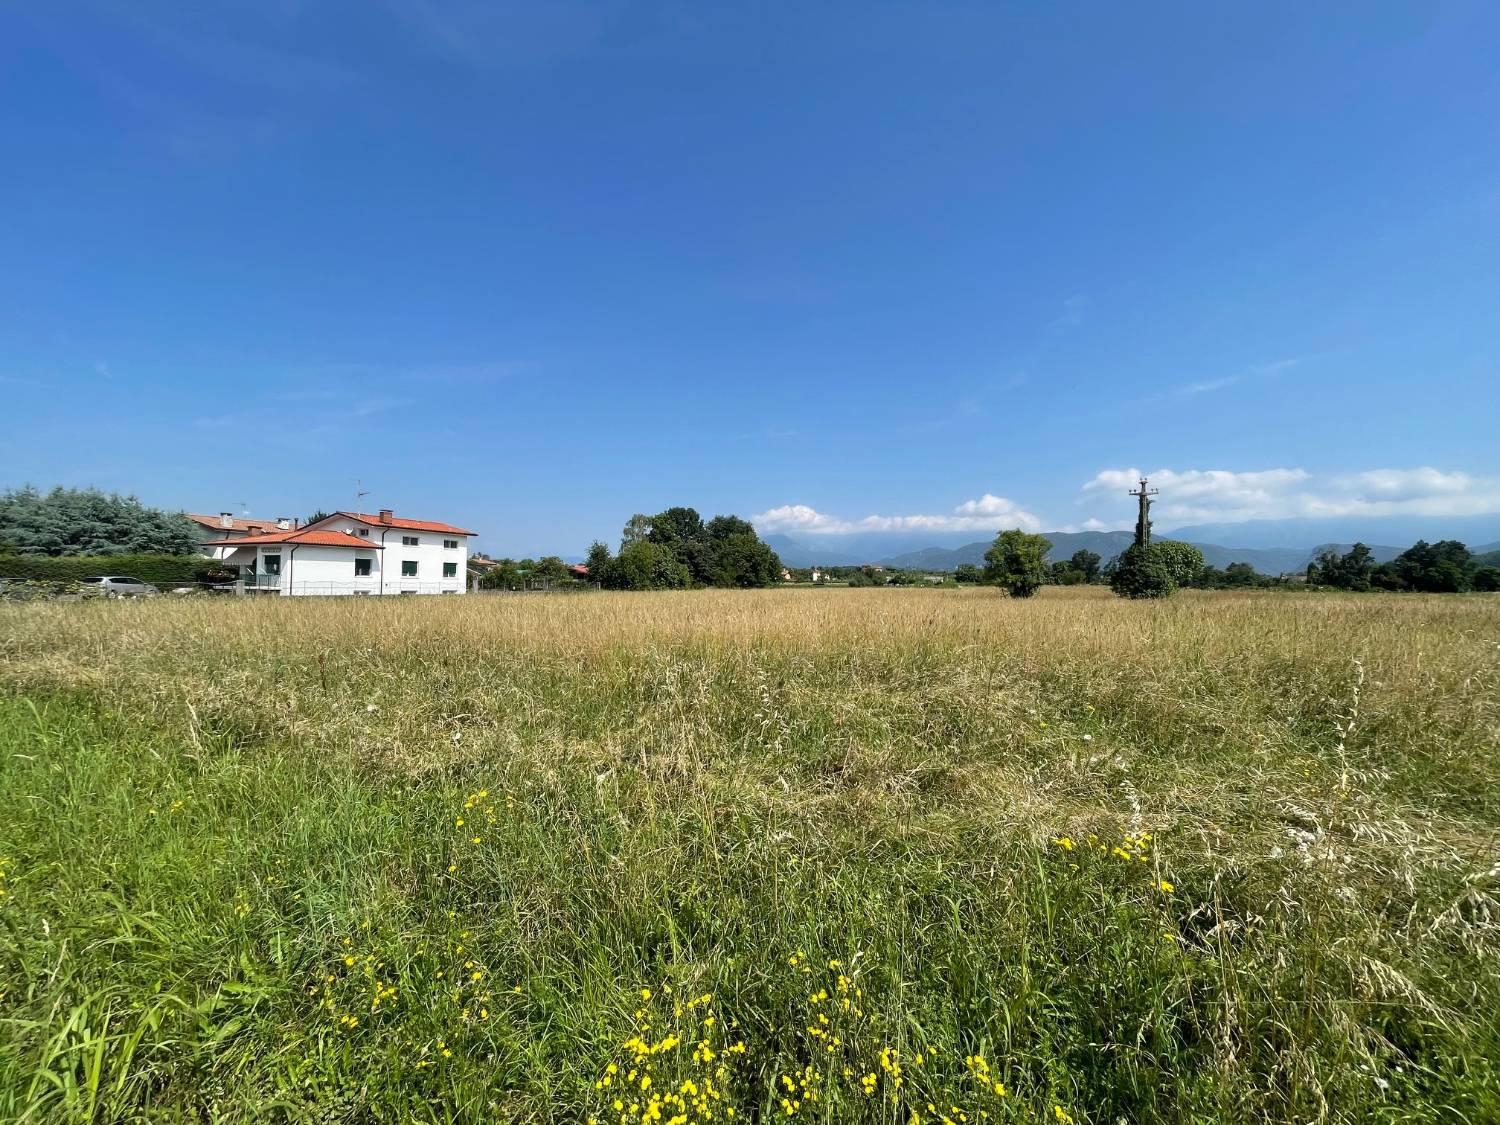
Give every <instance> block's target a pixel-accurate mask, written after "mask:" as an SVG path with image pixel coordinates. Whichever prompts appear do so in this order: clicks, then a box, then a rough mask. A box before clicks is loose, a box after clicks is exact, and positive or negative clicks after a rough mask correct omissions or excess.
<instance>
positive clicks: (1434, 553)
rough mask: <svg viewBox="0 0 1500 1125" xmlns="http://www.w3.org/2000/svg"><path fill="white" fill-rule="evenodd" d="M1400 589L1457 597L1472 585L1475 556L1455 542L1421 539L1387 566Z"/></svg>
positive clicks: (1453, 540)
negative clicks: (1457, 594) (1433, 541)
mask: <svg viewBox="0 0 1500 1125" xmlns="http://www.w3.org/2000/svg"><path fill="white" fill-rule="evenodd" d="M1388 565H1389V566H1390V572H1391V574H1392V575H1393V576H1394V578H1395V580H1396V582H1397V583H1398V584H1399V586H1398V588H1400V589H1405V590H1416V591H1419V592H1421V593H1426V594H1455V593H1458V592H1459V591H1462V590H1467V589H1468V588H1469V584H1470V582H1471V581H1472V571H1473V556H1472V555H1471V554H1470V553H1469V548H1468V547H1466V546H1464V545H1463V544H1462V543H1460V542H1459V541H1458V540H1456V539H1444V540H1441V541H1440V542H1437V543H1428V542H1427V541H1426V540H1424V539H1418V540H1417V541H1416V542H1415V543H1413V544H1412V545H1411V546H1410V547H1408V548H1407V549H1406V550H1405V551H1402V552H1401V554H1399V555H1397V556H1396V558H1395V559H1394V560H1393V561H1392V562H1391V563H1389V564H1388Z"/></svg>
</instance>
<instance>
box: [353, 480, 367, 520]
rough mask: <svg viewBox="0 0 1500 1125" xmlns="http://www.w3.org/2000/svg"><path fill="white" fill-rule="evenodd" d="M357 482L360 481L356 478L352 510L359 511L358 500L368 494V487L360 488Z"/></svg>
mask: <svg viewBox="0 0 1500 1125" xmlns="http://www.w3.org/2000/svg"><path fill="white" fill-rule="evenodd" d="M359 484H360V482H359V480H358V478H356V479H355V481H354V510H355V511H356V512H357V511H359V502H360V501H361V500H363V499H364V498H365V497H366V496H368V495H370V490H369V489H368V488H360V487H359Z"/></svg>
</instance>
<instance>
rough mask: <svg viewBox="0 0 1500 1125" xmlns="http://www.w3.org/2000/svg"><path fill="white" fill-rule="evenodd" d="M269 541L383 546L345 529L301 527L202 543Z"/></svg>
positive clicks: (246, 544)
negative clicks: (315, 529)
mask: <svg viewBox="0 0 1500 1125" xmlns="http://www.w3.org/2000/svg"><path fill="white" fill-rule="evenodd" d="M271 543H287V544H291V545H293V546H295V545H297V544H299V543H306V544H311V545H314V546H318V547H362V548H364V549H365V550H367V551H383V550H384V549H385V548H384V547H382V546H381V545H380V544H379V543H371V542H370V541H369V540H368V539H361V538H360V537H359V536H358V535H350V534H349V533H348V532H347V531H323V530H319V531H309V530H308V529H307V528H302V529H301V530H297V531H275V532H272V533H271V534H269V535H244V536H241V537H240V538H238V539H215V540H213V541H212V542H208V543H204V544H203V546H205V547H254V546H256V545H257V544H260V545H265V544H271Z"/></svg>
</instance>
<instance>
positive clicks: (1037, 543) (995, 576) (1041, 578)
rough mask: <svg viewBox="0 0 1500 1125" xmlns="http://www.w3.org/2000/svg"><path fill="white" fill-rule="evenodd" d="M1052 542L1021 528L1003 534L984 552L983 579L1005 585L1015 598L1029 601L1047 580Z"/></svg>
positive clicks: (990, 582) (995, 584)
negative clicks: (1048, 554) (1048, 557)
mask: <svg viewBox="0 0 1500 1125" xmlns="http://www.w3.org/2000/svg"><path fill="white" fill-rule="evenodd" d="M1051 549H1052V543H1051V541H1050V540H1048V539H1047V538H1046V536H1043V535H1032V534H1031V533H1029V532H1026V531H1022V530H1021V529H1020V528H1018V527H1017V528H1012V529H1011V530H1009V531H1002V532H1001V533H1000V534H999V535H997V536H995V541H994V543H992V544H991V545H990V549H989V550H988V551H986V552H985V553H984V580H985V581H986V582H988V583H989V584H990V585H992V586H1004V587H1005V588H1006V589H1007V590H1008V591H1010V596H1011V597H1013V598H1029V597H1031V595H1032V594H1034V593H1036V592H1037V590H1038V589H1040V588H1041V585H1042V583H1043V582H1045V581H1046V580H1047V552H1048V551H1050V550H1051Z"/></svg>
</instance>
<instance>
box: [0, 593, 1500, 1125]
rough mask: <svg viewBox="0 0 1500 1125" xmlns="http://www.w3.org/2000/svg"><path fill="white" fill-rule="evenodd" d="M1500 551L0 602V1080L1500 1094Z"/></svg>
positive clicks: (1189, 1100)
mask: <svg viewBox="0 0 1500 1125" xmlns="http://www.w3.org/2000/svg"><path fill="white" fill-rule="evenodd" d="M1497 751H1500V598H1495V597H1489V596H1479V595H1475V596H1447V597H1424V596H1415V595H1410V596H1408V595H1340V594H1284V593H1274V592H1271V593H1267V592H1251V593H1243V594H1234V593H1222V592H1221V593H1193V592H1189V593H1185V594H1181V595H1179V596H1178V597H1176V598H1175V599H1173V600H1171V601H1170V602H1165V603H1132V602H1125V601H1120V600H1117V599H1115V598H1113V597H1111V596H1110V595H1109V594H1108V593H1107V592H1104V591H1101V590H1098V589H1090V588H1048V589H1046V590H1044V591H1043V592H1042V594H1041V595H1040V596H1038V597H1037V598H1034V599H1030V600H1026V601H1020V600H1016V601H1012V600H1009V599H1006V598H1004V597H1002V596H1000V595H999V594H997V593H996V592H995V591H993V590H884V589H881V590H842V589H840V590H771V591H746V592H711V591H703V592H691V593H677V594H667V593H660V594H590V595H578V596H515V597H506V596H498V597H465V598H413V599H389V600H387V599H330V600H314V599H305V600H303V599H292V600H281V599H266V600H255V599H248V600H247V599H206V600H190V601H182V602H173V601H171V600H169V599H158V600H154V601H150V602H139V603H136V602H108V603H105V602H89V603H75V604H60V603H52V604H26V605H0V1120H5V1121H17V1122H51V1121H75V1120H78V1121H111V1122H112V1121H205V1120H218V1121H288V1122H292V1121H297V1122H300V1121H324V1122H332V1121H559V1122H584V1121H591V1120H592V1121H597V1122H600V1123H604V1122H608V1123H611V1125H614V1123H617V1122H628V1123H638V1122H641V1121H662V1122H666V1121H674V1122H677V1123H679V1125H683V1123H686V1122H701V1121H714V1122H730V1121H746V1122H749V1121H766V1122H769V1121H818V1122H891V1123H896V1125H916V1123H929V1125H938V1123H944V1122H955V1123H961V1125H967V1123H973V1122H981V1121H992V1122H1013V1121H1015V1122H1019V1121H1033V1122H1043V1121H1045V1122H1050V1123H1052V1125H1085V1123H1087V1125H1103V1123H1110V1125H1113V1123H1115V1122H1120V1121H1125V1122H1137V1121H1141V1122H1146V1121H1167V1122H1190V1121H1191V1122H1203V1121H1227V1122H1240V1121H1328V1122H1365V1121H1377V1122H1398V1121H1452V1122H1487V1121H1496V1120H1500V834H1497V828H1500V754H1497Z"/></svg>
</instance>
